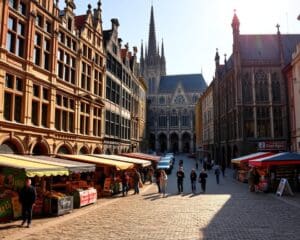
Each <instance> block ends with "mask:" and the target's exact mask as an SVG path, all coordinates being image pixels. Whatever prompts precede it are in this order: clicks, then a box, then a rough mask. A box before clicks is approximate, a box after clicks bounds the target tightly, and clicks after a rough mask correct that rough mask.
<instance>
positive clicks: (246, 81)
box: [243, 73, 253, 103]
mask: <svg viewBox="0 0 300 240" xmlns="http://www.w3.org/2000/svg"><path fill="white" fill-rule="evenodd" d="M252 99H253V96H252V82H251V78H250V75H249V73H246V74H244V76H243V100H244V103H251V102H252Z"/></svg>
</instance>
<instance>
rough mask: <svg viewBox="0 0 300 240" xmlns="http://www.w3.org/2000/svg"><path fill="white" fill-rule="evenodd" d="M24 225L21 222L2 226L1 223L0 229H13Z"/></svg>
mask: <svg viewBox="0 0 300 240" xmlns="http://www.w3.org/2000/svg"><path fill="white" fill-rule="evenodd" d="M21 227H22V226H21V225H20V224H13V225H5V226H1V225H0V230H7V229H12V228H21Z"/></svg>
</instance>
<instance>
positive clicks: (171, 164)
mask: <svg viewBox="0 0 300 240" xmlns="http://www.w3.org/2000/svg"><path fill="white" fill-rule="evenodd" d="M160 162H168V163H169V164H170V166H171V168H173V165H174V161H173V158H172V157H171V156H168V157H162V158H161V159H160Z"/></svg>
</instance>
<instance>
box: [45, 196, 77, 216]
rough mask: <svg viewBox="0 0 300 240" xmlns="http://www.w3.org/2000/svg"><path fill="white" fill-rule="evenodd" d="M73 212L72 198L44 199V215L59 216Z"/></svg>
mask: <svg viewBox="0 0 300 240" xmlns="http://www.w3.org/2000/svg"><path fill="white" fill-rule="evenodd" d="M72 210H73V196H65V197H60V198H57V197H46V198H45V199H44V213H45V214H49V215H56V216H60V215H63V214H66V213H69V212H71V211H72Z"/></svg>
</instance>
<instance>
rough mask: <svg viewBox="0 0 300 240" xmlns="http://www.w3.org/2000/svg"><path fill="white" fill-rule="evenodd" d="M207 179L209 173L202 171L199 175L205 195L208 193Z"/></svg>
mask: <svg viewBox="0 0 300 240" xmlns="http://www.w3.org/2000/svg"><path fill="white" fill-rule="evenodd" d="M206 178H207V173H206V172H205V169H202V171H201V173H200V175H199V183H200V184H201V189H202V192H203V193H205V191H206Z"/></svg>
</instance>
